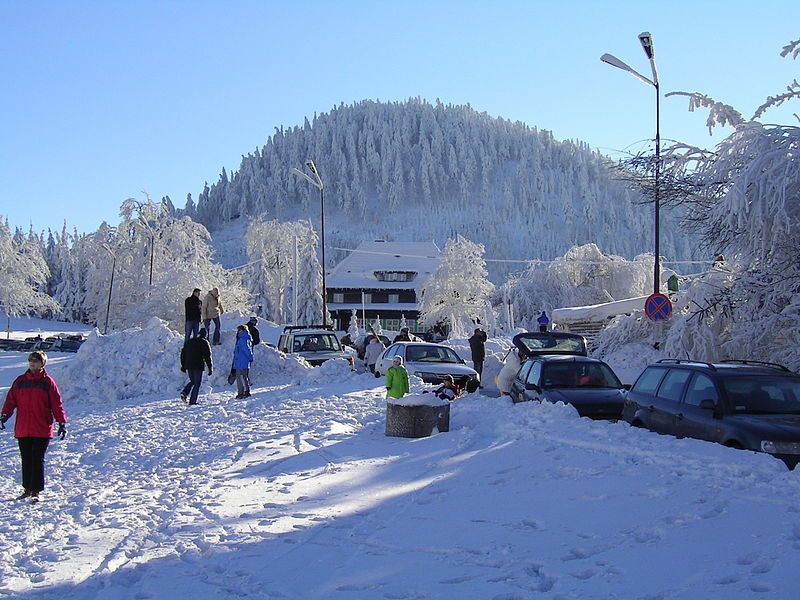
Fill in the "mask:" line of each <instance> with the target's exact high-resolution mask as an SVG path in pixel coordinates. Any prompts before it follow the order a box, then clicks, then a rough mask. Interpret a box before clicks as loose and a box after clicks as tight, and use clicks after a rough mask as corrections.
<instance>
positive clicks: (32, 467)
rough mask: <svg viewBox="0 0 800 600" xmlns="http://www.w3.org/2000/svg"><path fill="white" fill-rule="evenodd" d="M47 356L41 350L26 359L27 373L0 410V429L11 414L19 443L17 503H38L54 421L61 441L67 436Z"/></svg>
mask: <svg viewBox="0 0 800 600" xmlns="http://www.w3.org/2000/svg"><path fill="white" fill-rule="evenodd" d="M46 363H47V355H46V354H45V353H44V352H41V351H35V352H31V353H30V355H29V356H28V370H27V371H26V372H25V373H24V374H22V375H20V376H19V377H17V378H16V379H15V380H14V383H12V384H11V389H9V390H8V394H7V395H6V401H5V403H4V404H3V410H2V411H0V427H2V428H3V429H5V424H6V421H7V420H8V419H9V417H11V415H12V414H13V413H14V411H15V410H16V411H17V419H16V422H15V423H14V437H15V438H17V442H18V443H19V453H20V456H21V458H22V487H23V488H25V491H24V492H23V494H22V495H21V496H20V497H19V499H20V500H22V499H24V498H30V499H31V501H32V502H38V500H39V492H41V491H42V490H43V489H44V455H45V452H47V446H48V444H49V443H50V439H51V438H52V437H53V420H54V419H55V421H56V422H57V423H58V435H59V436H60V437H61V439H62V440H63V439H64V436H66V435H67V427H66V423H67V417H66V415H65V414H64V407H63V405H62V404H61V393H60V392H59V391H58V386H57V385H56V382H55V381H53V378H52V377H50V375H48V374H47V371H45V370H44V365H45V364H46Z"/></svg>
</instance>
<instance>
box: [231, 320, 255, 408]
mask: <svg viewBox="0 0 800 600" xmlns="http://www.w3.org/2000/svg"><path fill="white" fill-rule="evenodd" d="M252 362H253V339H252V338H251V337H250V332H249V331H247V327H246V326H245V325H239V326H238V327H237V328H236V346H235V347H234V348H233V368H234V369H235V370H236V389H237V390H238V392H239V393H238V394H236V397H237V398H247V397H248V396H249V395H250V364H251V363H252Z"/></svg>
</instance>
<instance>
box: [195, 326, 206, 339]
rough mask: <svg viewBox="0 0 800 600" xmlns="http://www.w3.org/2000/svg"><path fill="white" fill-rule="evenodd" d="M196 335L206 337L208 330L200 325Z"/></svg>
mask: <svg viewBox="0 0 800 600" xmlns="http://www.w3.org/2000/svg"><path fill="white" fill-rule="evenodd" d="M197 337H199V338H203V339H206V338H207V337H208V332H207V331H206V328H205V327H201V328H200V331H198V332H197Z"/></svg>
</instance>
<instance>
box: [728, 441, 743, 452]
mask: <svg viewBox="0 0 800 600" xmlns="http://www.w3.org/2000/svg"><path fill="white" fill-rule="evenodd" d="M725 446H726V447H727V448H736V449H737V450H744V446H742V445H741V444H740V443H739V442H737V441H736V440H728V441H727V442H725Z"/></svg>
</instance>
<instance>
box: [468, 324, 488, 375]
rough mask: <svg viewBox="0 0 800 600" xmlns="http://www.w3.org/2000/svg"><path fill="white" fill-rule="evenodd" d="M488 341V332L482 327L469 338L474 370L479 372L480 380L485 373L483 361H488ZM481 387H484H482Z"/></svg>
mask: <svg viewBox="0 0 800 600" xmlns="http://www.w3.org/2000/svg"><path fill="white" fill-rule="evenodd" d="M486 339H487V338H486V332H485V331H484V330H483V329H481V328H480V327H478V328H477V329H476V330H475V333H473V334H472V337H471V338H469V349H470V350H471V351H472V368H473V369H475V370H476V371H477V372H478V379H479V380H480V378H481V373H482V372H483V361H484V360H486ZM481 383H483V382H481ZM481 387H483V386H482V385H481Z"/></svg>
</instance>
